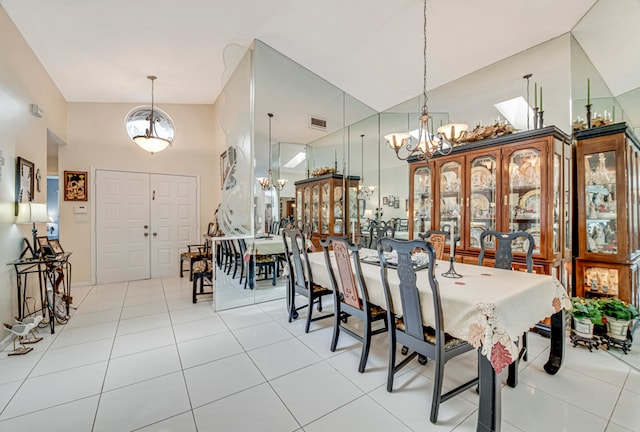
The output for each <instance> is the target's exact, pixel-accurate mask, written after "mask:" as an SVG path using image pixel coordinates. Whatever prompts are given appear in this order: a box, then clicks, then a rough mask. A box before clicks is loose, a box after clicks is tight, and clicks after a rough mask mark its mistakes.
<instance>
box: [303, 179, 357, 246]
mask: <svg viewBox="0 0 640 432" xmlns="http://www.w3.org/2000/svg"><path fill="white" fill-rule="evenodd" d="M359 181H360V177H356V176H349V177H347V178H345V177H344V176H343V175H341V174H325V175H321V176H317V177H311V178H308V179H304V180H299V181H297V182H295V188H296V220H297V221H298V222H300V223H302V224H303V225H308V226H309V227H310V229H311V241H312V242H313V244H314V246H315V247H316V249H317V250H322V247H321V246H320V240H325V239H326V238H327V237H328V236H330V235H338V236H343V235H347V236H351V237H354V238H353V241H354V243H357V242H358V241H359V238H356V236H358V237H359V233H360V216H359V215H360V207H359V201H358V192H357V187H358V184H359ZM344 203H347V205H346V206H345V205H344Z"/></svg>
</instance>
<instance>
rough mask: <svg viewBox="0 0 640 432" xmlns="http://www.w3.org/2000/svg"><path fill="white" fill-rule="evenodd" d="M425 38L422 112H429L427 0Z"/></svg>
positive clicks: (424, 11) (424, 21)
mask: <svg viewBox="0 0 640 432" xmlns="http://www.w3.org/2000/svg"><path fill="white" fill-rule="evenodd" d="M422 31H423V36H424V49H423V51H422V57H423V60H424V62H423V66H424V69H423V74H422V76H423V83H422V96H423V97H424V104H423V105H422V112H428V111H429V107H428V105H427V101H428V100H429V97H428V96H427V0H424V9H423V28H422Z"/></svg>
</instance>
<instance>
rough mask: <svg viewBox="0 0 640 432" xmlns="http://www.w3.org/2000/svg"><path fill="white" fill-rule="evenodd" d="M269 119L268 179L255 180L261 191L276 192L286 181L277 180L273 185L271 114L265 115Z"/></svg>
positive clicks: (258, 178) (259, 178)
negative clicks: (274, 190) (272, 190)
mask: <svg viewBox="0 0 640 432" xmlns="http://www.w3.org/2000/svg"><path fill="white" fill-rule="evenodd" d="M267 116H268V117H269V171H268V173H269V177H257V178H256V180H257V181H258V183H260V187H262V190H263V191H268V190H270V189H273V188H275V189H276V190H278V191H281V190H282V189H283V188H284V187H285V186H286V184H287V182H288V180H287V179H278V180H277V181H276V182H275V183H274V181H273V178H272V176H271V119H272V118H273V114H272V113H267Z"/></svg>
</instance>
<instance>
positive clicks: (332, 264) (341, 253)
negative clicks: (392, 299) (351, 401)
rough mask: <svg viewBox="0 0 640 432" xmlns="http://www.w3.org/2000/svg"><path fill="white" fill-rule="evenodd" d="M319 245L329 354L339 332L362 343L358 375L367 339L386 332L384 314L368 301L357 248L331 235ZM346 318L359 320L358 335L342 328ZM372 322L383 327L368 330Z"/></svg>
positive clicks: (366, 347) (364, 359) (334, 345)
mask: <svg viewBox="0 0 640 432" xmlns="http://www.w3.org/2000/svg"><path fill="white" fill-rule="evenodd" d="M320 244H321V245H322V247H323V248H324V260H325V264H326V266H327V271H328V272H329V276H330V279H331V286H332V288H333V304H334V315H333V339H332V340H331V351H332V352H334V351H335V350H336V346H337V345H338V339H339V337H340V331H341V330H342V331H344V332H345V333H347V334H348V335H351V336H352V337H354V338H355V339H357V340H359V341H360V342H362V352H361V354H360V364H359V366H358V372H360V373H362V372H364V369H365V367H366V366H367V358H368V357H369V348H370V347H371V336H374V335H377V334H380V333H383V332H386V331H387V330H388V325H387V311H385V310H384V309H383V308H381V307H380V306H378V305H376V304H374V303H371V302H369V293H368V291H367V284H366V283H365V281H364V278H363V276H362V269H361V268H360V259H359V258H360V255H359V254H358V251H359V249H360V248H359V247H358V246H355V245H352V244H350V243H349V240H348V239H347V238H346V237H334V236H331V237H328V238H327V239H326V240H323V241H321V242H320ZM329 249H333V256H334V259H332V258H331V254H330V253H329ZM354 268H355V271H354ZM336 274H337V277H336ZM349 317H355V318H358V319H360V320H362V329H363V330H362V335H360V334H358V333H356V332H355V331H354V330H352V329H350V328H349V327H346V326H345V325H344V324H346V323H347V319H348V318H349ZM376 321H383V322H384V327H381V328H378V329H376V330H373V331H372V329H371V327H372V324H373V323H374V322H376Z"/></svg>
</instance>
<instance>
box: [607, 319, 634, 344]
mask: <svg viewBox="0 0 640 432" xmlns="http://www.w3.org/2000/svg"><path fill="white" fill-rule="evenodd" d="M606 319H607V336H609V337H610V338H613V339H617V340H619V341H626V340H627V332H628V331H629V324H630V323H631V320H619V319H616V318H613V317H610V316H607V317H606Z"/></svg>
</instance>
